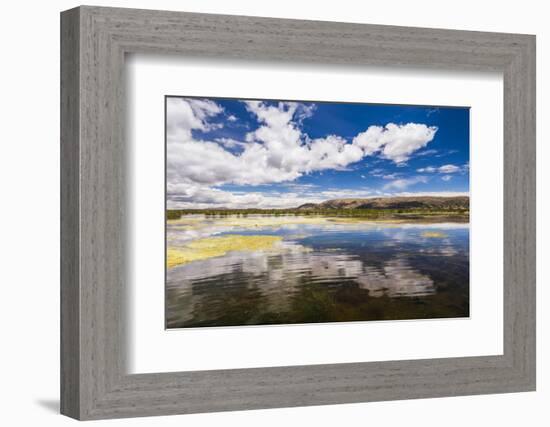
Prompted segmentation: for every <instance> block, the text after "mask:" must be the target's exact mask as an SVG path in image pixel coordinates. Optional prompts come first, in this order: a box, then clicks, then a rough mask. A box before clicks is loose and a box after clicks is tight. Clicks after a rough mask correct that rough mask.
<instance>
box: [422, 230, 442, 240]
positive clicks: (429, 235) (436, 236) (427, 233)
mask: <svg viewBox="0 0 550 427" xmlns="http://www.w3.org/2000/svg"><path fill="white" fill-rule="evenodd" d="M422 237H427V238H431V239H444V238H445V237H447V235H446V234H445V233H442V232H441V231H424V232H423V233H422Z"/></svg>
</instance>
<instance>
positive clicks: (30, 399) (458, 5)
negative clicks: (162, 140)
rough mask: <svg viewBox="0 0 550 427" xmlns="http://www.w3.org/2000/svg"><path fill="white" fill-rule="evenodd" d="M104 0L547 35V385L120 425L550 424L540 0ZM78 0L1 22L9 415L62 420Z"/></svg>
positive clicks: (543, 340) (13, 421)
mask: <svg viewBox="0 0 550 427" xmlns="http://www.w3.org/2000/svg"><path fill="white" fill-rule="evenodd" d="M94 3H95V4H97V5H105V6H121V7H137V8H149V9H151V8H155V9H167V10H185V11H194V12H209V13H227V14H246V15H257V16H272V17H281V18H300V19H319V20H332V21H349V22H363V23H374V24H392V25H409V26H425V27H440V28H454V29H465V30H466V29H467V30H482V31H503V32H519V33H531V34H537V37H538V38H537V44H538V49H537V55H538V65H537V74H538V83H537V84H538V102H537V104H538V112H537V121H538V132H537V137H538V142H539V143H538V199H539V202H538V215H537V216H538V218H539V222H538V236H539V238H538V250H539V252H538V260H539V266H538V337H539V341H538V342H539V344H538V360H539V364H538V367H539V370H538V391H537V392H535V393H518V394H508V395H488V396H474V397H459V398H440V399H424V400H413V401H398V402H382V403H365V404H350V405H337V406H324V407H310V408H293V409H273V410H261V411H248V412H232V413H220V414H200V415H188V416H171V417H160V418H155V419H152V418H145V419H128V420H115V421H108V422H105V423H109V424H110V425H117V426H147V425H151V424H153V423H154V425H156V426H170V425H174V426H175V425H181V424H183V423H185V424H186V425H187V426H218V425H225V426H233V425H235V426H237V425H238V426H243V427H244V426H257V425H259V424H260V425H263V426H272V425H273V426H276V425H277V426H278V425H312V424H313V425H316V426H331V427H332V426H334V425H345V424H347V423H349V424H352V425H354V424H355V425H357V424H367V423H368V424H370V425H374V426H376V425H382V424H383V425H385V426H399V425H406V426H407V427H414V426H422V427H429V426H438V427H441V426H445V427H452V426H460V427H464V426H467V425H483V424H490V425H497V426H503V427H505V426H517V425H529V426H546V425H549V423H550V411H548V403H549V402H550V370H549V369H548V363H545V362H546V361H545V359H548V353H549V351H548V350H549V346H550V334H549V333H548V327H547V326H546V324H548V323H549V320H550V307H549V305H548V303H549V301H548V297H549V295H550V293H549V292H548V290H547V289H545V285H546V284H547V283H548V282H549V279H550V275H549V274H548V272H547V271H546V270H544V269H543V267H544V262H545V260H547V259H548V257H549V256H550V252H549V251H550V249H549V243H550V241H549V239H548V234H549V227H548V223H547V222H546V223H545V222H544V221H543V219H544V218H545V217H547V218H548V216H549V215H550V202H549V196H550V194H549V191H548V184H546V183H548V182H550V171H549V168H548V167H545V166H546V165H545V164H546V163H547V162H548V161H549V160H550V154H549V153H550V148H549V146H548V144H544V141H546V140H548V138H549V137H550V135H549V126H548V124H547V123H545V122H544V120H543V119H544V118H548V116H549V115H550V105H549V102H550V98H549V97H548V75H550V27H549V26H548V19H547V17H548V12H547V11H546V10H545V3H544V2H541V1H538V0H523V1H521V2H518V1H514V2H512V1H499V2H497V1H486V2H481V1H479V0H461V1H460V2H457V1H455V2H443V1H432V0H417V1H415V2H412V1H407V0H384V1H378V2H360V1H357V0H339V1H338V2H336V3H334V2H320V1H319V0H317V1H302V2H298V1H296V0H277V1H276V2H263V1H258V0H231V1H227V0H226V1H224V0H187V1H185V2H182V1H176V0H157V1H151V0H149V1H147V0H141V1H138V0H135V1H121V0H111V1H99V0H98V1H96V2H94ZM76 5H78V2H75V1H64V0H57V1H50V2H39V1H26V2H9V3H8V2H6V3H5V4H3V7H2V15H1V16H2V18H1V22H0V32H1V38H0V40H1V41H2V42H1V43H2V63H1V66H0V76H1V78H0V108H1V110H0V117H1V121H0V131H1V133H0V135H1V139H0V185H1V187H0V197H1V200H2V205H1V207H0V260H1V263H0V278H1V279H0V289H1V290H2V291H3V293H2V298H1V299H0V325H1V326H2V335H1V337H2V340H1V342H2V348H1V350H0V362H1V366H2V367H3V372H2V374H1V376H0V395H1V398H0V401H1V402H2V410H1V412H0V420H1V423H2V424H3V425H8V426H19V425H41V426H64V425H69V424H70V423H73V421H72V420H70V419H68V418H65V417H62V416H60V415H58V405H59V403H58V402H59V400H58V384H59V379H58V378H59V368H58V365H59V363H58V361H59V336H58V335H59V334H58V330H59V316H58V314H59V220H58V218H59V107H58V104H59V12H60V11H61V10H64V9H68V8H71V7H74V6H76Z"/></svg>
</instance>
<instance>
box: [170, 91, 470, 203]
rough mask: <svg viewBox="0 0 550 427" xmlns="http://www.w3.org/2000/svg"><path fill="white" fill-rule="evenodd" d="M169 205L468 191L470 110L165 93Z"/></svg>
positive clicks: (453, 193) (272, 201) (303, 200)
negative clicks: (260, 99) (199, 96)
mask: <svg viewBox="0 0 550 427" xmlns="http://www.w3.org/2000/svg"><path fill="white" fill-rule="evenodd" d="M166 102H167V123H166V125H167V128H166V130H167V144H168V145H167V199H168V207H169V208H177V207H179V208H193V207H196V208H205V207H228V208H245V207H264V208H271V207H294V206H298V205H300V204H302V203H306V202H320V201H323V200H328V199H332V198H349V197H351V198H355V197H381V196H395V195H412V194H418V195H428V194H433V195H459V194H460V195H462V194H467V193H468V192H469V109H468V108H466V107H433V106H404V105H379V104H353V103H332V102H331V103H325V102H302V101H299V102H294V101H292V102H283V101H270V100H264V101H259V100H254V101H246V100H236V99H219V98H185V97H167V99H166Z"/></svg>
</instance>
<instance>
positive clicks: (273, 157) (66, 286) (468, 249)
mask: <svg viewBox="0 0 550 427" xmlns="http://www.w3.org/2000/svg"><path fill="white" fill-rule="evenodd" d="M61 56H62V61H61V88H62V94H61V121H62V123H61V165H62V174H61V184H62V186H61V187H62V194H61V200H62V206H61V215H62V216H61V232H62V236H61V243H62V244H61V247H62V254H61V255H62V258H61V259H62V263H61V273H62V274H61V411H62V413H63V414H65V415H68V416H70V417H73V418H76V419H82V420H84V419H102V418H117V417H134V416H136V417H137V416H151V415H167V414H185V413H197V412H214V411H229V410H243V409H259V408H274V407H290V406H305V405H323V404H337V403H351V402H366V401H380V400H394V399H411V398H424V397H438V396H459V395H467V394H483V393H504V392H519V391H530V390H534V389H535V370H536V366H535V246H536V245H535V37H534V36H531V35H520V34H497V33H483V32H467V31H454V30H436V29H422V28H406V27H391V26H373V25H364V24H361V25H360V24H347V23H334V22H316V21H298V20H282V19H271V18H257V17H242V16H224V15H209V14H196V13H182V12H164V11H146V10H133V9H114V8H103V7H88V6H83V7H79V8H76V9H71V10H68V11H65V12H63V13H62V14H61Z"/></svg>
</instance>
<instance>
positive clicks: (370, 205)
mask: <svg viewBox="0 0 550 427" xmlns="http://www.w3.org/2000/svg"><path fill="white" fill-rule="evenodd" d="M469 208H470V198H469V197H468V196H456V197H430V196H418V197H416V196H411V197H376V198H372V199H333V200H327V201H326V202H322V203H306V204H303V205H301V206H298V209H300V210H318V209H445V210H447V209H449V210H453V209H458V210H463V209H466V210H467V209H469Z"/></svg>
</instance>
